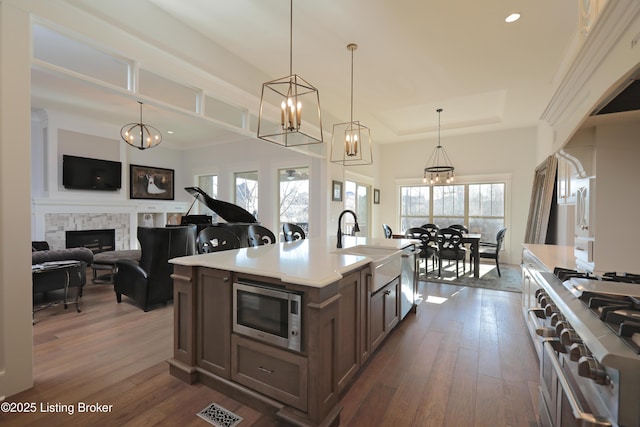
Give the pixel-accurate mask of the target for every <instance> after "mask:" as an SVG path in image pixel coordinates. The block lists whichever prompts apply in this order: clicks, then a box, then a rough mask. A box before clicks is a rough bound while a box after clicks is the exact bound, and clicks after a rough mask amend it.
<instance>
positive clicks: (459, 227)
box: [449, 224, 469, 234]
mask: <svg viewBox="0 0 640 427" xmlns="http://www.w3.org/2000/svg"><path fill="white" fill-rule="evenodd" d="M449 228H453V229H454V230H458V231H459V232H460V233H462V234H469V227H467V226H466V225H462V224H451V225H450V226H449Z"/></svg>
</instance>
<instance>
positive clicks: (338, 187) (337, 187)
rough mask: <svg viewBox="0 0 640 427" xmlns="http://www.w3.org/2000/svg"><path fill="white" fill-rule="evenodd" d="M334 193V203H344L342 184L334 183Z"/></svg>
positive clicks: (332, 194) (332, 195) (332, 196)
mask: <svg viewBox="0 0 640 427" xmlns="http://www.w3.org/2000/svg"><path fill="white" fill-rule="evenodd" d="M332 188H333V192H332V193H331V200H332V201H334V202H341V201H342V182H340V181H333V186H332Z"/></svg>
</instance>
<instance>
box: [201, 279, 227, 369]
mask: <svg viewBox="0 0 640 427" xmlns="http://www.w3.org/2000/svg"><path fill="white" fill-rule="evenodd" d="M198 274H199V278H198V283H199V286H198V302H197V304H198V319H197V324H198V330H197V333H198V334H199V336H198V337H197V340H196V341H197V343H198V348H197V350H196V351H197V357H196V359H197V364H198V366H200V367H201V368H204V369H206V370H207V371H209V372H211V373H212V374H216V375H218V376H220V377H223V378H227V379H229V378H230V377H231V376H230V368H231V306H232V304H231V289H232V286H231V272H229V271H223V270H214V269H210V268H201V269H199V273H198Z"/></svg>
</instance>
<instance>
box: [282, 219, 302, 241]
mask: <svg viewBox="0 0 640 427" xmlns="http://www.w3.org/2000/svg"><path fill="white" fill-rule="evenodd" d="M282 233H283V235H284V241H285V242H293V241H294V240H301V239H305V238H306V237H307V236H306V234H305V233H304V229H303V228H302V227H300V226H299V225H298V224H293V223H291V222H285V223H284V224H282Z"/></svg>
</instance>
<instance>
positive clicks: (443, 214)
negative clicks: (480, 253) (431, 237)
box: [400, 182, 506, 241]
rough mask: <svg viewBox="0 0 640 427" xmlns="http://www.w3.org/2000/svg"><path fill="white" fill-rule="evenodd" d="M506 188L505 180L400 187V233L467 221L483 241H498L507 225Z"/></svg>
mask: <svg viewBox="0 0 640 427" xmlns="http://www.w3.org/2000/svg"><path fill="white" fill-rule="evenodd" d="M505 189H506V183H505V182H488V183H459V184H451V185H406V186H401V187H400V229H401V233H404V232H405V230H407V229H408V228H411V227H420V226H422V225H423V224H427V223H432V224H436V225H437V226H439V227H440V228H443V227H448V226H450V225H452V224H464V225H466V226H467V227H468V228H469V231H470V232H471V233H480V234H482V240H484V241H495V236H496V233H497V232H498V230H500V229H501V228H503V227H504V226H505Z"/></svg>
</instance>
